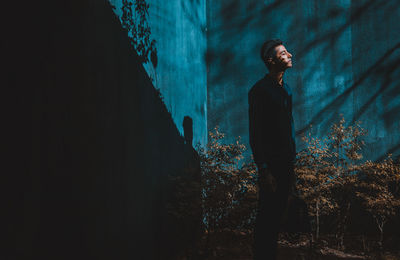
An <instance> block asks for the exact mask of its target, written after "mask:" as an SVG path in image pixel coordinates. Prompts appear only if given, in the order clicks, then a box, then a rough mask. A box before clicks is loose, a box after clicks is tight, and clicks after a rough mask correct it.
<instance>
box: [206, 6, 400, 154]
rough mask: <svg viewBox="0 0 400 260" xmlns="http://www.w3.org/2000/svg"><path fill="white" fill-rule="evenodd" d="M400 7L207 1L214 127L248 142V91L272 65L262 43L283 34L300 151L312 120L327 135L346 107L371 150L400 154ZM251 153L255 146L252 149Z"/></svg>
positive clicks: (317, 133)
mask: <svg viewBox="0 0 400 260" xmlns="http://www.w3.org/2000/svg"><path fill="white" fill-rule="evenodd" d="M399 14H400V7H399V6H398V4H396V1H383V0H362V1H350V0H340V1H318V0H313V1H286V0H279V1H273V0H266V1H256V0H248V1H244V0H233V1H232V0H223V1H208V2H207V16H208V18H207V26H208V35H207V46H208V48H207V62H208V63H207V66H208V71H209V73H208V85H207V88H208V91H207V93H208V114H207V120H208V129H209V130H211V129H213V128H214V127H215V126H216V125H219V126H220V128H221V131H223V132H225V133H226V134H227V137H229V139H228V140H227V141H229V142H231V141H233V140H234V138H235V137H237V136H241V137H242V140H243V142H244V143H245V144H246V145H247V146H249V145H248V116H247V109H248V104H247V92H248V90H249V89H250V88H251V86H252V85H253V84H254V83H255V82H256V81H257V80H258V79H259V78H261V77H262V76H263V75H264V74H265V73H266V72H267V69H266V68H265V66H264V64H263V63H262V61H261V60H260V58H259V49H260V47H261V45H262V43H263V41H265V40H266V39H270V38H281V39H282V40H283V41H284V43H285V45H286V47H287V48H288V50H289V51H290V52H291V53H292V54H293V60H294V65H293V68H292V69H290V70H288V71H287V73H286V75H285V79H284V80H285V81H286V82H287V83H288V84H289V85H290V86H291V88H292V90H293V92H294V100H293V101H294V119H295V127H296V130H297V131H296V133H297V151H300V150H301V149H302V148H303V147H304V145H303V144H302V143H301V140H300V137H301V135H302V134H303V133H306V132H307V131H308V130H309V129H310V125H311V124H312V126H313V130H312V131H313V132H312V133H313V135H314V136H319V137H322V136H326V135H327V133H328V131H329V127H330V125H331V124H332V123H333V122H337V121H338V120H339V118H340V114H343V115H344V118H345V120H346V121H347V122H348V123H352V122H355V121H358V120H361V121H362V126H363V127H364V128H365V129H367V130H368V131H369V134H368V137H367V138H366V148H365V149H364V155H365V158H366V159H370V160H378V159H381V158H383V157H384V156H386V155H387V154H388V153H393V154H394V157H396V156H398V155H399V154H400V131H399V129H400V123H399V121H398V118H399V117H400V98H399V94H400V88H399V76H400V65H399V64H400V62H399V59H400V46H399V44H400V42H399V39H400V37H399V36H400V25H399V23H398V22H397V21H396V19H397V17H399ZM248 155H249V153H248Z"/></svg>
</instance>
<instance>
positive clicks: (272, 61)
mask: <svg viewBox="0 0 400 260" xmlns="http://www.w3.org/2000/svg"><path fill="white" fill-rule="evenodd" d="M267 62H268V63H269V64H272V65H274V64H275V61H274V59H273V58H271V57H270V58H268V59H267Z"/></svg>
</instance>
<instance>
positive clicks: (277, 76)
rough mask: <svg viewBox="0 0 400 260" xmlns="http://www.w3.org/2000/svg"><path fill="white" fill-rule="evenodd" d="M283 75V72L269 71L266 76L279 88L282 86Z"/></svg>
mask: <svg viewBox="0 0 400 260" xmlns="http://www.w3.org/2000/svg"><path fill="white" fill-rule="evenodd" d="M284 73H285V72H284V71H270V72H269V73H268V76H269V77H271V78H272V79H273V80H275V81H276V82H277V83H278V84H279V86H282V85H283V74H284Z"/></svg>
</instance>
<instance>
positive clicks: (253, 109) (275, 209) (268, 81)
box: [248, 39, 296, 260]
mask: <svg viewBox="0 0 400 260" xmlns="http://www.w3.org/2000/svg"><path fill="white" fill-rule="evenodd" d="M291 58H292V54H290V53H289V52H288V51H287V50H286V48H285V46H284V45H283V44H282V41H281V40H279V39H274V40H269V41H266V42H265V43H264V44H263V46H262V48H261V59H262V60H263V61H264V63H265V65H266V66H267V68H268V70H269V73H268V74H267V75H266V76H265V77H264V78H262V79H261V80H259V81H258V82H257V83H256V84H255V85H254V86H253V87H252V88H251V90H250V91H249V96H248V97H249V123H250V125H249V130H250V146H251V149H252V151H253V156H254V160H255V163H256V164H257V167H258V174H259V176H258V185H259V198H258V212H257V218H256V226H255V230H254V239H255V241H254V259H257V260H258V259H263V260H265V259H276V251H277V239H278V232H279V228H280V221H281V218H282V214H283V212H284V210H285V207H286V204H287V200H288V195H289V192H291V191H292V190H293V186H294V171H293V168H294V167H293V165H294V161H295V157H296V147H295V136H294V135H295V134H294V126H293V117H292V93H291V91H290V89H289V86H288V85H287V84H285V83H284V82H283V74H284V73H285V71H286V69H288V68H291V67H292V60H291Z"/></svg>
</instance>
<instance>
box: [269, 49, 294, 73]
mask: <svg viewBox="0 0 400 260" xmlns="http://www.w3.org/2000/svg"><path fill="white" fill-rule="evenodd" d="M275 51H276V55H275V58H274V59H273V61H274V62H275V66H277V68H278V69H279V70H286V69H288V68H291V67H292V54H291V53H290V52H288V51H287V50H286V48H285V46H283V45H278V46H276V47H275Z"/></svg>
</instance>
